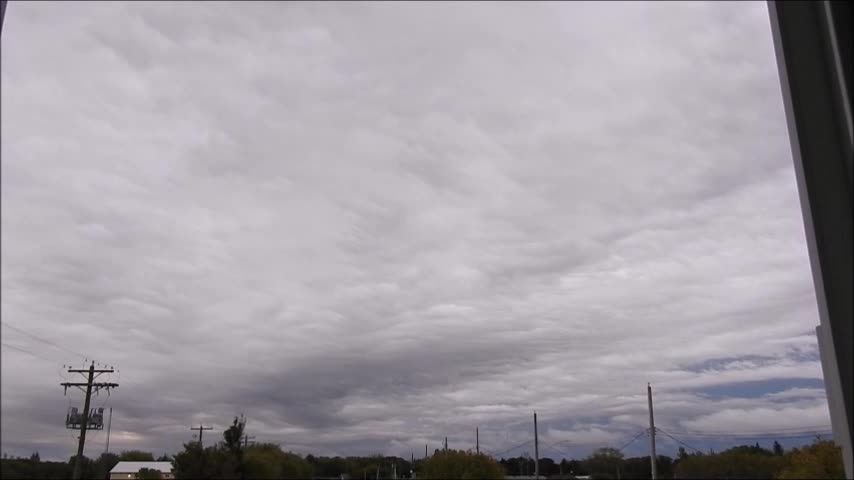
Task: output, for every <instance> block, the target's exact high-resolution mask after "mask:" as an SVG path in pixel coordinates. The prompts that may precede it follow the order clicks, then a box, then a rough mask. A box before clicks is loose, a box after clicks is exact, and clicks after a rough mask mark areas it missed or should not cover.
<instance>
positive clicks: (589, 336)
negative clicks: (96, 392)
mask: <svg viewBox="0 0 854 480" xmlns="http://www.w3.org/2000/svg"><path fill="white" fill-rule="evenodd" d="M2 118H3V122H2V278H1V279H2V304H1V305H2V321H3V323H4V325H3V329H2V342H3V348H2V410H3V414H2V418H0V422H2V428H0V430H2V444H3V451H4V452H7V453H9V454H16V455H28V454H29V453H30V452H32V451H36V450H38V451H39V452H41V454H42V458H68V457H69V456H71V455H73V454H74V452H75V449H76V446H75V441H74V440H73V438H72V435H71V431H68V430H65V429H64V425H63V421H64V417H65V412H66V409H67V408H68V407H69V406H78V407H79V406H81V405H82V401H81V395H80V393H79V392H75V391H69V392H68V396H63V392H62V388H61V387H60V386H59V382H62V381H65V379H66V378H68V379H71V378H72V377H71V376H70V374H68V373H65V372H64V371H63V368H62V366H63V365H75V366H80V365H82V362H83V360H84V358H78V356H77V355H75V354H73V353H72V352H74V353H77V352H79V353H80V354H82V356H83V357H87V358H88V359H92V358H94V359H96V360H98V361H99V362H103V363H105V364H107V365H115V366H116V367H117V368H118V369H119V370H120V373H119V374H115V375H113V376H111V378H112V379H113V380H115V381H117V382H118V383H119V384H120V387H119V388H117V389H115V390H114V391H113V392H112V393H111V395H110V396H109V397H105V396H104V395H101V396H99V397H95V399H94V401H93V403H94V405H95V406H98V405H104V406H106V407H112V408H113V409H114V418H113V425H112V436H111V440H110V445H111V448H112V449H114V450H117V451H118V450H123V449H131V448H133V449H143V450H151V451H154V452H156V453H158V454H159V453H161V452H175V451H176V450H178V449H180V448H181V445H182V443H184V442H187V441H189V440H190V439H191V438H192V432H191V431H190V430H189V427H190V426H191V425H198V424H199V423H200V422H201V423H205V424H212V425H214V426H215V427H216V428H215V430H214V432H212V433H210V434H206V436H205V438H206V439H207V438H209V437H208V435H210V438H211V441H213V439H214V438H218V437H220V436H221V432H222V430H223V428H225V427H226V425H227V424H228V423H230V421H231V419H232V418H233V417H234V415H238V414H241V413H245V414H246V416H247V418H248V420H249V423H248V429H249V433H250V434H252V435H255V436H256V437H257V439H258V440H259V441H270V442H276V443H280V444H281V445H282V446H283V447H285V448H288V449H291V450H294V451H297V452H302V453H309V452H311V453H314V454H315V455H318V454H327V455H359V454H371V453H377V452H380V453H384V454H388V455H399V456H403V457H407V458H408V457H409V455H410V452H414V453H415V454H416V456H420V454H421V452H423V450H424V445H425V444H428V445H430V447H429V449H430V451H431V452H432V451H433V448H438V446H439V444H440V442H441V441H442V439H443V438H444V437H446V436H447V437H448V441H449V446H451V447H452V448H473V446H474V445H473V443H474V429H475V427H476V426H477V427H479V429H480V441H481V446H482V448H484V449H485V450H488V451H490V452H491V453H500V452H503V451H505V450H506V449H509V448H510V447H512V446H514V445H518V444H520V443H523V442H525V441H526V440H527V439H529V438H530V437H532V435H533V432H532V431H531V430H532V428H531V414H532V412H533V411H537V412H538V415H539V419H540V435H541V437H542V440H543V442H544V443H545V444H546V445H549V446H550V447H549V448H553V449H558V450H556V451H553V452H548V451H547V452H545V454H546V455H548V456H552V457H556V456H558V454H559V453H570V454H573V455H577V456H583V455H586V454H587V453H589V451H590V450H592V449H593V448H596V447H601V446H620V445H622V444H624V443H625V442H627V441H628V440H629V439H631V438H632V437H633V436H635V435H636V434H637V433H639V432H640V431H642V430H643V429H644V428H645V427H646V422H647V417H646V415H647V410H646V409H647V404H646V385H647V382H650V383H651V384H652V385H653V388H654V389H655V399H656V403H655V405H656V420H657V422H656V423H657V425H658V426H660V427H661V428H662V429H664V430H666V431H669V432H672V433H673V434H674V435H675V436H678V435H679V434H681V435H683V436H686V437H685V438H692V437H687V435H690V434H703V435H707V437H700V438H699V439H697V440H695V444H697V445H698V446H701V447H702V448H706V446H707V445H711V443H709V442H710V441H711V440H709V441H708V442H707V441H706V440H703V438H711V436H712V435H728V434H731V435H735V434H738V433H751V434H757V433H762V432H770V433H773V432H780V435H781V436H785V435H787V434H788V433H789V432H804V431H812V430H816V431H824V430H827V426H828V425H829V423H830V421H829V414H828V411H827V404H826V399H825V394H824V387H823V383H822V372H821V366H820V362H819V359H818V355H817V346H816V340H815V335H814V327H815V325H817V324H818V317H817V311H816V302H815V294H814V290H813V286H812V279H811V275H810V266H809V260H808V257H807V251H806V244H805V239H804V231H803V222H802V219H801V213H800V206H799V200H798V195H797V189H796V184H795V178H794V170H793V167H792V160H791V154H790V150H789V143H788V137H787V133H786V124H785V117H784V112H783V107H782V98H781V94H780V86H779V80H778V78H777V70H776V65H775V59H774V54H773V45H772V42H771V33H770V27H769V21H768V13H767V10H766V5H765V3H763V2H744V3H742V2H705V3H704V2H661V3H653V2H628V3H614V2H602V3H599V2H566V3H562V2H558V3H535V4H521V3H509V2H508V3H505V2H498V3H444V2H441V3H420V2H419V3H336V2H319V3H313V2H312V3H290V2H287V3H268V2H259V3H242V2H241V3H226V2H211V3H195V2H188V3H166V2H125V3H120V2H79V3H75V2H34V3H27V2H14V3H10V4H9V5H8V9H7V12H6V19H5V22H4V26H3V43H2ZM24 332H29V333H30V334H31V335H35V336H36V337H38V338H42V339H46V340H49V341H51V342H54V343H56V344H57V345H58V347H56V346H51V345H48V344H46V343H44V342H42V341H39V340H38V339H37V338H35V337H33V336H29V335H27V334H26V333H24ZM104 437H105V434H104V432H99V433H96V434H94V435H93V436H91V437H90V441H89V442H88V443H87V450H86V452H87V455H90V456H94V455H96V454H97V453H98V452H100V451H102V446H103V441H104ZM732 438H738V437H732ZM561 442H562V443H561ZM640 443H641V445H635V446H633V447H631V448H637V452H635V451H634V450H631V449H630V450H627V452H629V453H637V454H643V451H644V446H643V445H642V443H643V442H640ZM558 445H559V446H558ZM662 445H663V447H662V448H663V449H664V450H665V451H664V453H668V452H670V453H672V451H675V448H676V447H677V445H676V444H675V443H673V442H670V440H668V439H663V440H662ZM522 449H523V450H524V447H522ZM521 451H522V450H518V449H517V450H513V451H511V452H509V453H508V454H509V455H518V454H519V453H521Z"/></svg>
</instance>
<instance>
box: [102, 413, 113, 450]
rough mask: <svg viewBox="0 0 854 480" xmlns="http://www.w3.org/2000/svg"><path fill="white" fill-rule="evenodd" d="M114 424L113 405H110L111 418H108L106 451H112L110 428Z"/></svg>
mask: <svg viewBox="0 0 854 480" xmlns="http://www.w3.org/2000/svg"><path fill="white" fill-rule="evenodd" d="M112 426H113V407H110V419H109V420H107V448H105V449H104V453H110V428H111V427H112Z"/></svg>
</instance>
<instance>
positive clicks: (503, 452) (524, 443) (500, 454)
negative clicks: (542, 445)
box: [493, 439, 534, 457]
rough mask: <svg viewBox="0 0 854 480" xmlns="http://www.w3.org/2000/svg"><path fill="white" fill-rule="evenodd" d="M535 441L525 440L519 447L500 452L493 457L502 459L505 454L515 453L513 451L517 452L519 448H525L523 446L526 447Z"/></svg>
mask: <svg viewBox="0 0 854 480" xmlns="http://www.w3.org/2000/svg"><path fill="white" fill-rule="evenodd" d="M533 441H534V439H528V440H525V441H524V442H522V443H520V444H519V445H516V446H513V447H510V448H508V449H507V450H504V451H501V452H498V453H496V454H495V455H493V456H494V457H500V456H502V455H504V454H505V453H508V452H511V451H513V450H516V449H517V448H519V447H523V446H525V445H527V444H529V443H531V442H533Z"/></svg>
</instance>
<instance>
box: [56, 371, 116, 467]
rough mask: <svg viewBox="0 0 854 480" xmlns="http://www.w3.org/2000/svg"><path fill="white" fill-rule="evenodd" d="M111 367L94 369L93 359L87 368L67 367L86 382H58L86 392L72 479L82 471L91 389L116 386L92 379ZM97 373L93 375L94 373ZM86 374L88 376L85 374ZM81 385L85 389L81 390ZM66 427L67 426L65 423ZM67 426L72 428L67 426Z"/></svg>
mask: <svg viewBox="0 0 854 480" xmlns="http://www.w3.org/2000/svg"><path fill="white" fill-rule="evenodd" d="M113 371H114V370H113V369H112V368H109V369H103V370H101V369H98V370H96V369H95V361H94V360H93V361H92V364H91V365H89V368H88V369H77V368H69V369H68V373H79V374H81V375H83V376H84V377H85V378H86V383H82V382H63V383H60V385H62V386H63V387H65V391H66V392H67V391H68V387H77V388H79V389H80V390H82V391H84V392H86V400H84V401H83V417H82V419H81V421H80V438H79V440H78V442H77V456H76V457H74V474H73V476H72V478H73V479H74V480H78V479H79V478H80V477H81V476H82V473H83V461H82V458H83V447H84V446H85V445H86V430H87V429H88V428H89V406H90V403H91V400H92V390H93V389H94V390H95V391H96V392H97V391H99V390H100V389H102V388H103V389H106V390H109V389H111V388H115V387H118V386H119V384H118V383H93V382H94V380H95V379H96V378H97V377H98V376H99V375H101V374H102V373H113ZM96 373H97V374H98V375H95V374H96ZM86 374H88V376H87V375H86ZM83 387H85V388H86V389H85V390H83ZM66 427H68V426H67V425H66ZM68 428H74V427H73V426H72V427H68Z"/></svg>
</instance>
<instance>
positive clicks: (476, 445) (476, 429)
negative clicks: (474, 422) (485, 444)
mask: <svg viewBox="0 0 854 480" xmlns="http://www.w3.org/2000/svg"><path fill="white" fill-rule="evenodd" d="M474 449H475V452H477V454H478V455H480V427H474Z"/></svg>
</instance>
